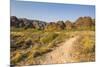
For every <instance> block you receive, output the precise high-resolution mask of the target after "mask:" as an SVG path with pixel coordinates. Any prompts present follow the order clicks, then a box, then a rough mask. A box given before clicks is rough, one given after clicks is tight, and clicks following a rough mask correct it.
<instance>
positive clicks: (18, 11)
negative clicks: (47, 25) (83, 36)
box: [11, 0, 95, 22]
mask: <svg viewBox="0 0 100 67" xmlns="http://www.w3.org/2000/svg"><path fill="white" fill-rule="evenodd" d="M11 16H17V17H18V18H28V19H37V20H42V21H47V22H53V21H58V20H63V21H66V20H70V21H75V20H76V19H77V18H78V17H81V16H90V17H92V18H95V6H93V5H91V6H90V5H74V4H57V3H55V4H54V3H40V2H26V1H16V0H11Z"/></svg>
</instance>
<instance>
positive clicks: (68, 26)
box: [65, 20, 74, 30]
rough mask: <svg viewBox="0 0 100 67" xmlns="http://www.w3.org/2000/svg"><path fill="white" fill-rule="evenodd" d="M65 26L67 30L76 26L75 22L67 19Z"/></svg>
mask: <svg viewBox="0 0 100 67" xmlns="http://www.w3.org/2000/svg"><path fill="white" fill-rule="evenodd" d="M65 26H66V27H65V28H66V29H67V30H71V29H72V28H73V27H74V26H73V23H72V22H71V21H69V20H67V21H66V22H65Z"/></svg>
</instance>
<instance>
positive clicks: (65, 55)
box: [40, 36, 79, 64]
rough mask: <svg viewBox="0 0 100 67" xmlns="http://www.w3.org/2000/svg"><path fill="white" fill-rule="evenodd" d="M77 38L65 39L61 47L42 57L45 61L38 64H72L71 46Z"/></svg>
mask: <svg viewBox="0 0 100 67" xmlns="http://www.w3.org/2000/svg"><path fill="white" fill-rule="evenodd" d="M78 38H79V36H75V37H73V38H70V39H69V40H68V39H67V40H66V41H65V42H64V43H62V44H61V46H59V47H57V48H56V49H55V50H53V51H52V52H50V53H48V54H46V55H44V56H45V60H44V61H42V62H40V64H55V63H68V62H74V61H73V60H71V59H70V52H71V51H72V50H73V48H72V47H73V45H74V43H75V41H76V40H77V39H78Z"/></svg>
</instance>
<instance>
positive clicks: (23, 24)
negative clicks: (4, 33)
mask: <svg viewBox="0 0 100 67" xmlns="http://www.w3.org/2000/svg"><path fill="white" fill-rule="evenodd" d="M10 19H11V20H10V23H11V27H16V28H25V29H27V28H34V29H38V30H51V31H52V30H63V29H67V30H70V29H72V28H80V27H91V26H95V19H92V18H91V17H79V18H78V19H77V20H76V21H75V22H71V21H69V20H67V21H65V22H64V21H57V22H49V23H48V22H44V21H39V20H29V19H26V18H17V17H16V16H11V17H10Z"/></svg>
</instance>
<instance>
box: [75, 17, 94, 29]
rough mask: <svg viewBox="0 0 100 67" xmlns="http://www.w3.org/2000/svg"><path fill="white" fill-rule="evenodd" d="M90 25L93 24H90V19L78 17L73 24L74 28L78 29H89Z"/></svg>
mask: <svg viewBox="0 0 100 67" xmlns="http://www.w3.org/2000/svg"><path fill="white" fill-rule="evenodd" d="M92 25H93V22H92V18H91V17H80V18H78V19H77V20H76V21H75V23H74V26H75V27H76V28H80V27H83V26H85V27H91V26H92Z"/></svg>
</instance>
